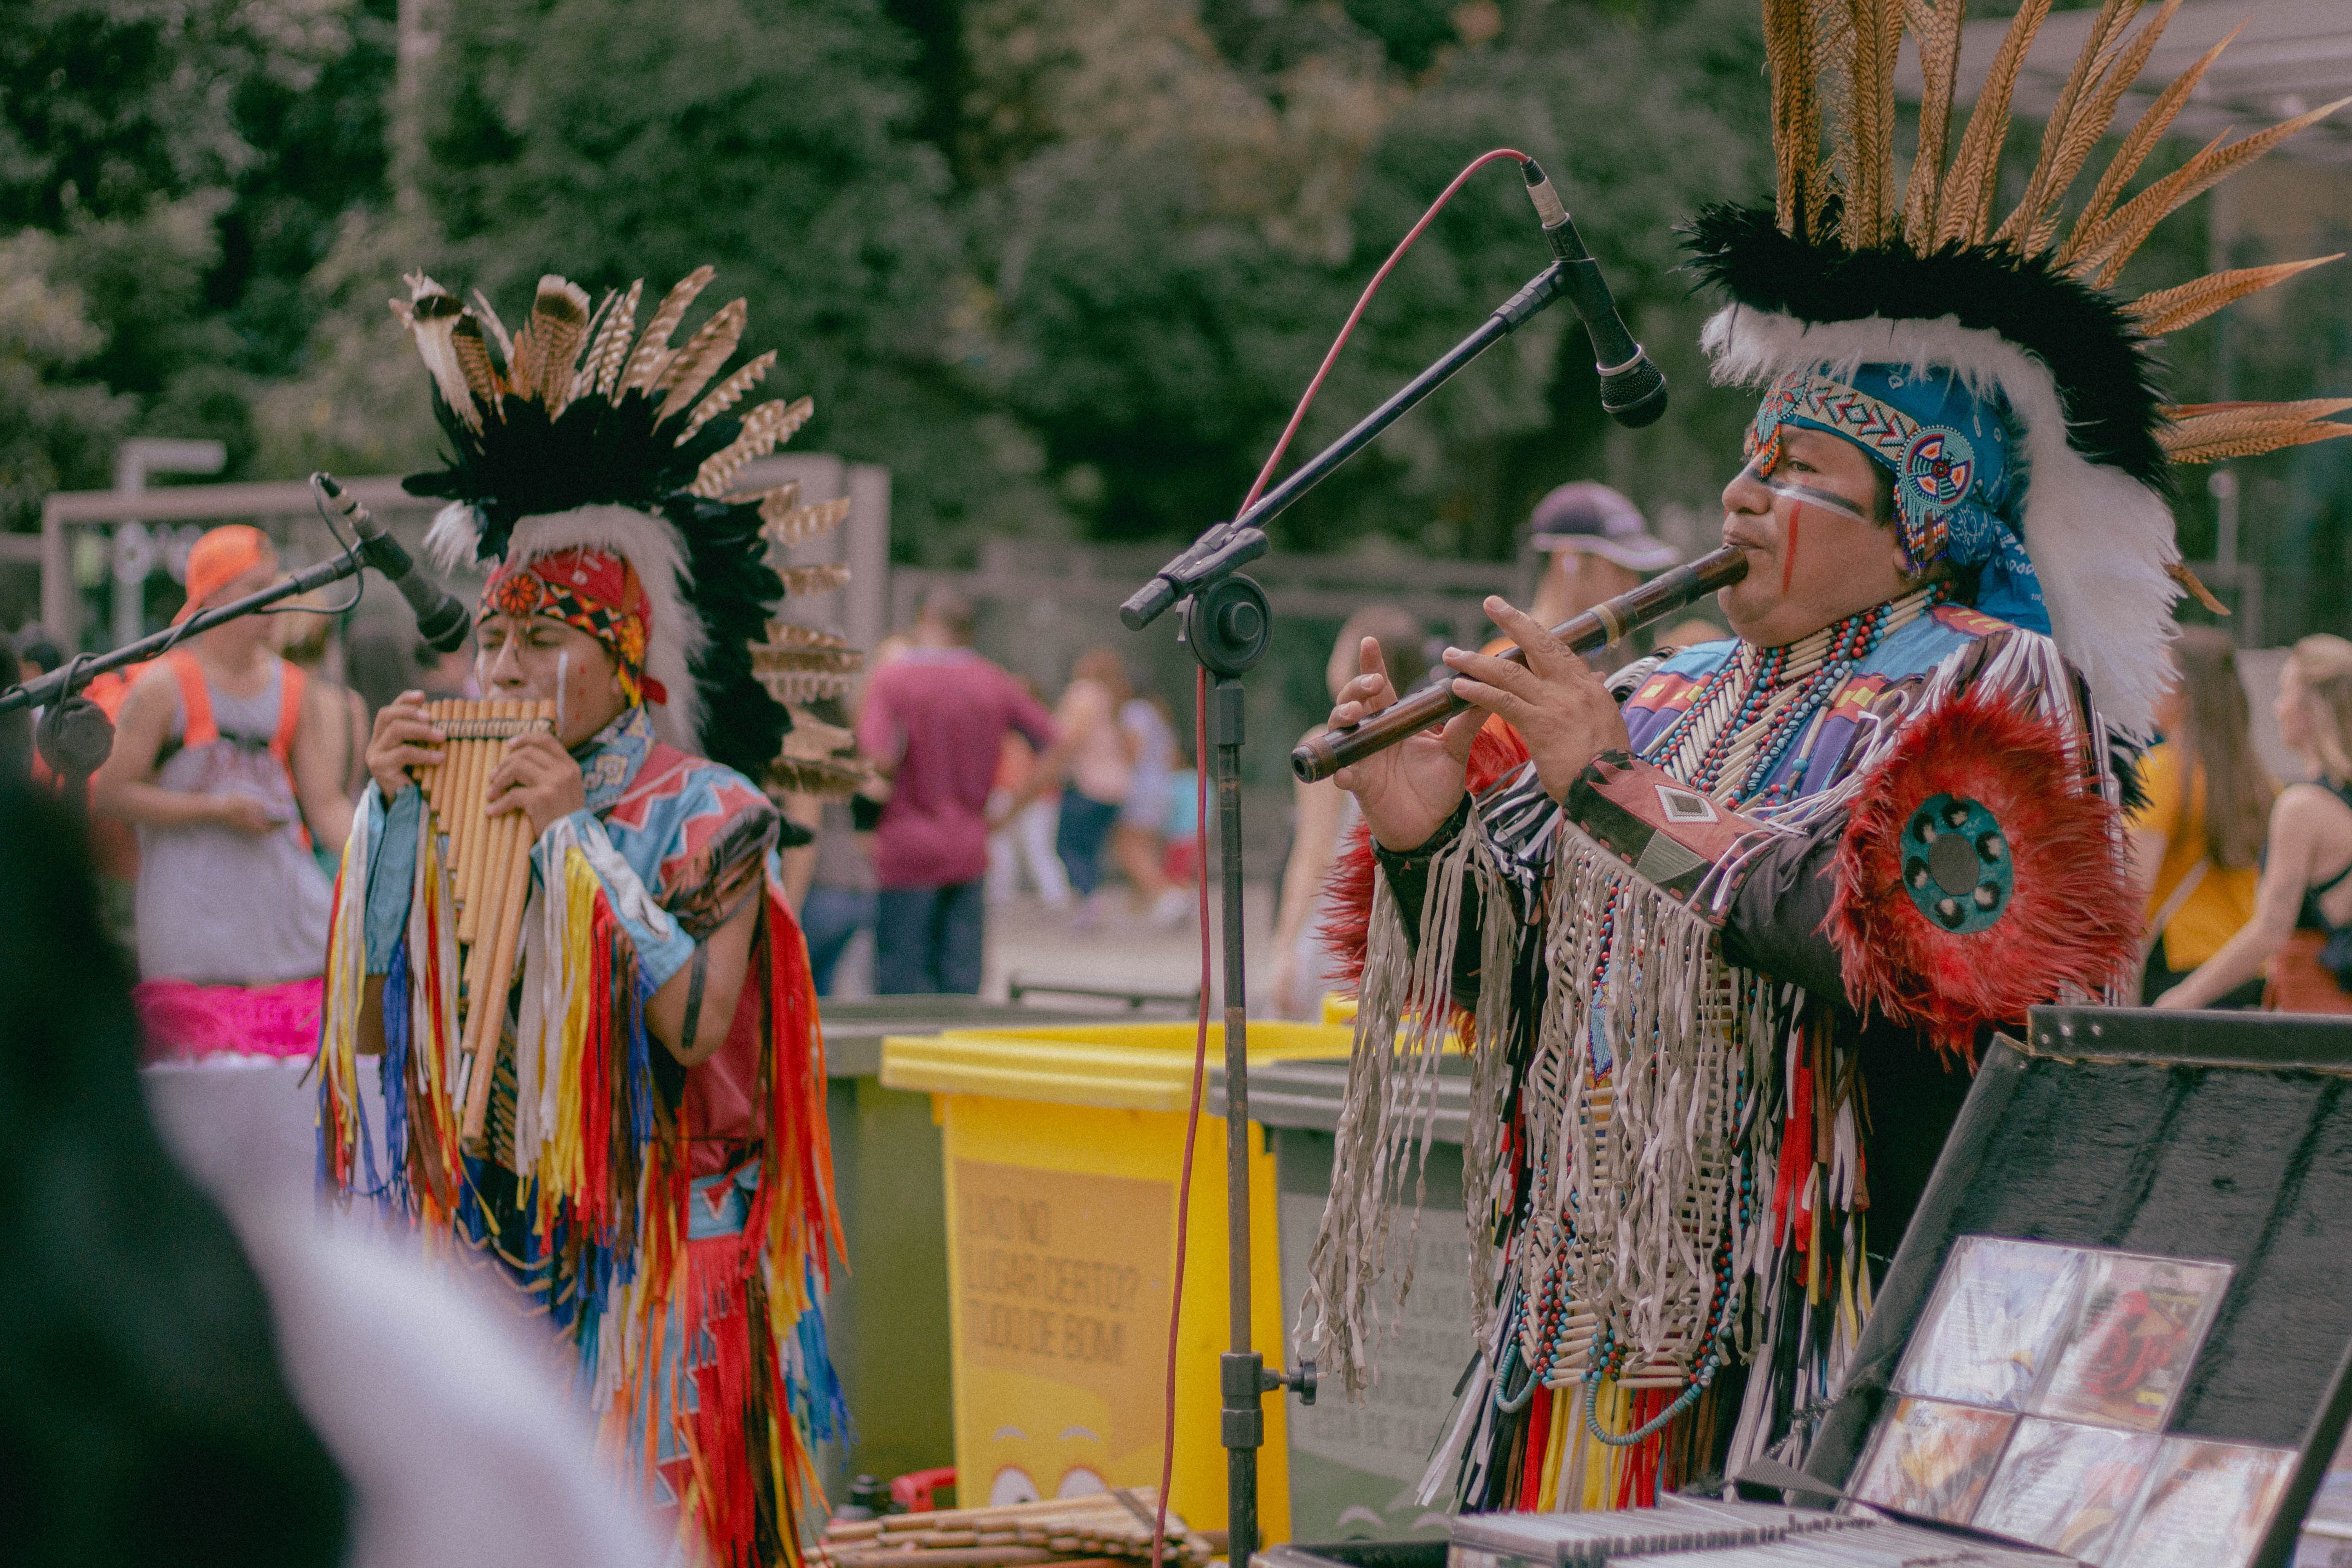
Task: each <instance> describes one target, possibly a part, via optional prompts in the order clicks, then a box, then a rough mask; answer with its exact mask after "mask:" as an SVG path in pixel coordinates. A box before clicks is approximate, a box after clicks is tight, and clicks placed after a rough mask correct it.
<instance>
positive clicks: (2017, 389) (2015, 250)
mask: <svg viewBox="0 0 2352 1568" xmlns="http://www.w3.org/2000/svg"><path fill="white" fill-rule="evenodd" d="M2144 3H2146V0H2105V5H2102V6H2101V8H2100V10H2099V12H2098V14H2097V16H2095V19H2094V20H2093V22H2092V24H2091V29H2090V36H2089V37H2088V38H2087V39H2086V40H2085V42H2084V46H2083V50H2082V54H2081V56H2080V57H2079V58H2078V59H2077V60H2076V61H2075V64H2074V70H2073V73H2072V74H2071V75H2070V76H2069V77H2068V78H2067V79H2066V82H2065V85H2064V86H2063V89H2061V90H2060V92H2059V94H2058V98H2057V101H2056V104H2055V106H2054V107H2053V110H2052V111H2051V115H2050V120H2049V123H2048V125H2047V127H2046V128H2045V130H2044V132H2043V134H2042V146H2041V149H2040V153H2039V156H2038V157H2037V158H2036V159H2035V160H2034V163H2033V168H2032V174H2030V175H2029V176H2028V177H2027V180H2026V183H2025V188H2024V193H2023V195H2022V197H2021V199H2020V200H2019V202H2018V204H2017V205H2016V206H2015V207H2014V208H2013V209H2011V211H2010V212H2009V213H2008V214H2007V215H2005V216H2002V217H2000V219H1999V220H1998V221H1996V220H1995V217H1994V214H1993V207H1994V197H1995V195H1996V192H1997V189H1998V185H1999V176H2000V151H2001V146H2002V143H2003V142H2004V141H2005V140H2006V138H2007V135H2008V132H2009V121H2010V98H2011V89H2012V88H2013V87H2014V86H2015V84H2016V81H2017V77H2018V72H2019V69H2020V68H2021V66H2022V65H2023V63H2024V60H2025V56H2026V51H2027V49H2028V48H2029V47H2031V45H2032V41H2033V37H2034V35H2035V33H2036V31H2037V30H2038V29H2039V28H2040V27H2041V26H2042V21H2043V19H2044V18H2045V17H2046V16H2048V15H2049V11H2050V0H2025V3H2024V4H2023V5H2021V7H2020V8H2019V10H2018V12H2017V15H2016V16H2015V18H2014V19H2013V20H2012V21H2011V24H2010V26H2009V29H2008V32H2007V34H2006V35H2005V37H2003V39H2002V41H2001V44H2000V49H1999V51H1998V52H1997V53H1996V54H1995V56H1994V58H1993V60H1992V64H1991V68H1990V74H1989V75H1988V77H1987V79H1986V81H1985V85H1984V89H1983V91H1982V93H1981V94H1980V95H1979V98H1978V100H1977V104H1976V108H1975V110H1974V111H1973V112H1972V113H1971V114H1970V115H1969V119H1968V123H1967V126H1966V128H1965V129H1964V130H1963V131H1962V132H1961V133H1960V136H1959V138H1958V142H1957V144H1955V143H1954V142H1953V140H1952V136H1951V122H1952V108H1953V100H1954V98H1955V96H1956V93H1955V89H1956V86H1957V81H1958V69H1959V46H1960V19H1961V14H1962V10H1963V0H1764V37H1765V47H1766V54H1767V58H1768V60H1769V65H1770V68H1771V74H1772V143H1773V153H1774V157H1775V163H1776V164H1777V185H1778V190H1777V197H1778V199H1777V202H1776V205H1775V209H1774V210H1773V211H1771V212H1762V211H1755V210H1743V209H1738V208H1732V207H1717V208H1713V209H1710V210H1709V211H1707V212H1706V213H1704V214H1702V215H1701V216H1699V218H1698V219H1697V221H1696V223H1695V224H1694V226H1693V228H1692V233H1691V239H1692V248H1693V250H1694V251H1695V253H1696V258H1697V260H1696V267H1697V269H1698V270H1699V271H1700V272H1701V273H1702V274H1703V275H1704V276H1706V278H1707V279H1709V280H1710V281H1712V282H1714V283H1715V284H1716V285H1717V286H1718V287H1719V288H1721V289H1723V290H1724V292H1725V293H1726V294H1727V295H1728V296H1729V298H1730V300H1731V304H1730V305H1729V306H1728V307H1727V309H1726V310H1723V311H1722V312H1720V313H1719V314H1718V315H1717V316H1716V317H1715V319H1714V320H1713V321H1710V322H1709V323H1708V325H1707V329H1706V348H1707V352H1708V353H1709V354H1710V356H1711V357H1712V358H1713V360H1714V362H1715V372H1716V377H1717V380H1719V381H1725V382H1730V383H1736V384H1769V385H1770V386H1771V389H1772V390H1771V394H1770V395H1769V396H1768V397H1767V399H1766V400H1765V404H1764V406H1763V409H1762V410H1761V411H1760V412H1759V415H1758V423H1757V427H1756V430H1755V432H1754V434H1753V436H1752V437H1751V439H1752V440H1754V441H1755V442H1757V443H1758V444H1759V446H1769V445H1770V443H1771V442H1772V439H1773V433H1774V431H1775V430H1776V429H1777V428H1778V426H1780V424H1783V423H1789V422H1794V423H1797V424H1801V425H1806V426H1817V427H1821V428H1825V429H1831V430H1834V431H1835V432H1836V433H1838V434H1840V435H1843V436H1847V437H1849V438H1853V439H1855V440H1857V441H1858V442H1859V443H1860V444H1861V445H1863V447H1864V449H1865V450H1867V451H1869V452H1870V453H1871V454H1872V455H1873V456H1874V458H1878V459H1879V460H1880V461H1881V462H1883V463H1885V465H1886V466H1887V467H1888V468H1891V469H1893V470H1894V472H1895V481H1896V482H1895V499H1896V503H1897V510H1898V514H1899V516H1898V521H1899V524H1900V526H1901V530H1902V538H1903V542H1904V546H1905V550H1906V555H1908V556H1909V557H1910V558H1911V560H1912V563H1913V564H1914V565H1915V566H1916V567H1919V568H1925V567H1926V566H1927V564H1928V563H1930V562H1932V561H1937V560H1942V561H1946V562H1948V563H1950V564H1951V565H1953V566H1955V567H1959V568H1964V569H1967V570H1968V571H1969V572H1970V573H1971V574H1974V580H1976V581H1978V582H1979V583H1980V584H1981V593H1982V597H1981V598H1980V599H1979V603H1980V604H1981V605H1983V607H1985V608H1987V609H1990V610H1993V611H1995V612H1996V613H2000V614H2003V615H2006V616H2010V617H2011V618H2012V619H2015V620H2019V621H2021V622H2022V623H2024V624H2027V625H2036V624H2037V623H2039V625H2038V626H2037V629H2047V630H2049V631H2050V632H2051V633H2052V634H2053V636H2054V637H2056V639H2057V641H2058V643H2059V646H2060V647H2061V648H2062V649H2063V651H2064V653H2065V654H2066V656H2067V657H2068V658H2070V659H2072V660H2073V661H2074V664H2075V665H2076V667H2077V668H2080V669H2081V670H2082V671H2083V672H2084V676H2085V678H2086V679H2088V680H2089V681H2090V683H2091V689H2092V694H2093V697H2094V699H2095V700H2096V701H2097V703H2098V705H2099V707H2100V709H2101V710H2102V711H2103V713H2104V714H2105V717H2106V719H2107V721H2108V722H2109V723H2110V724H2112V725H2114V726H2116V728H2118V729H2120V730H2122V731H2126V732H2129V733H2134V734H2146V733H2147V731H2148V730H2149V728H2150V726H2151V723H2152V721H2153V711H2154V704H2155V700H2156V699H2157V697H2158V694H2159V693H2160V691H2161V690H2162V688H2163V685H2164V682H2165V681H2166V679H2168V678H2167V675H2166V660H2165V659H2164V658H2163V657H2162V656H2163V652H2164V644H2165V641H2166V640H2167V639H2168V637H2170V635H2171V619H2170V608H2171V605H2172V603H2173V601H2174V600H2175V599H2177V598H2178V597H2179V594H2180V592H2181V586H2182V584H2189V586H2191V587H2195V586H2196V584H2195V580H2194V579H2193V578H2191V577H2189V575H2188V574H2187V571H2186V569H2185V568H2184V567H2183V566H2182V565H2181V564H2180V556H2179V548H2178V546H2177V545H2176V544H2175V542H2174V540H2173V527H2172V514H2171V510H2170V506H2169V504H2168V498H2169V495H2170V492H2171V483H2170V474H2169V465H2170V464H2171V463H2175V462H2211V461H2215V460H2219V459H2222V458H2237V457H2247V456H2251V455H2252V454H2255V453H2259V452H2267V451H2271V450H2273V449H2275V448H2277V447H2286V446H2292V445H2294V444H2297V443H2300V442H2305V441H2317V440H2324V439H2326V438H2327V437H2332V436H2342V435H2352V425H2344V424H2335V423H2330V422H2328V421H2327V420H2326V416H2327V415H2330V414H2334V413H2337V412H2340V411H2342V410H2344V409H2346V408H2352V400H2324V401H2313V402H2305V403H2288V404H2226V405H2201V406H2191V407H2168V406H2165V405H2164V404H2163V403H2162V401H2161V397H2160V394H2159V393H2158V389H2157V386H2156V373H2157V369H2158V367H2157V365H2156V364H2155V363H2154V361H2153V360H2152V358H2151V357H2150V355H2149V353H2148V348H2147V344H2148V342H2149V341H2150V340H2151V339H2154V338H2156V337H2158V336H2160V335H2161V334H2163V333H2166V332H2169V331H2177V330H2179V328H2182V327H2185V326H2187V325H2189V323H2191V322H2193V321H2200V320H2202V319H2203V318H2204V317H2206V316H2208V315H2210V314H2211V313H2212V312H2213V311H2215V310H2220V309H2221V307H2222V306H2224V305H2227V304H2229V303H2230V302H2231V301H2232V300H2238V299H2242V298H2243V297H2244V296H2246V295H2248V294H2251V293H2252V292H2254V291H2255V290H2256V289H2264V288H2268V287H2269V286H2271V285H2272V284H2274V283H2279V282H2283V281H2284V280H2285V279H2288V278H2291V277H2293V276H2294V274H2296V273H2297V272H2300V271H2302V270H2303V269H2304V268H2308V267H2314V266H2317V265H2318V264H2319V260H2332V259H2334V258H2319V260H2313V261H2298V262H2289V263H2286V264H2284V265H2282V266H2274V267H2257V268H2242V269H2239V270H2236V271H2227V272H2219V273H2215V274H2213V275H2212V276H2210V277H2206V278H2200V279H2197V280H2196V281H2195V282H2192V283H2187V284H2184V285H2182V286H2180V287H2179V288H2176V289H2163V290H2160V291H2158V292H2156V293H2151V294H2147V295H2145V296H2143V297H2141V298H2139V299H2137V300H2124V299H2121V298H2119V297H2117V296H2116V295H2115V294H2113V293H2110V292H2109V289H2111V288H2112V287H2113V285H2114V284H2115V282H2116V279H2117V278H2118V277H2119V276H2120V275H2121V273H2122V271H2123V268H2124V265H2125V263H2126V261H2128V260H2129V259H2130V258H2131V257H2132V255H2133V253H2134V252H2135V251H2137V249H2138V248H2139V247H2140V245H2141V244H2142V243H2143V242H2144V241H2145V240H2146V239H2147V237H2148V235H2149V234H2150V233H2151V232H2152V231H2153V230H2154V229H2155V227H2156V226H2157V224H2158V222H2160V221H2161V220H2162V219H2163V218H2164V217H2165V216H2167V215H2168V214H2169V213H2171V212H2172V211H2174V210H2175V209H2176V208H2178V207H2179V206H2180V205H2182V204H2184V203H2186V202H2188V201H2189V200H2191V199H2192V198H2194V197H2196V196H2198V195H2201V194H2202V193H2203V192H2205V191H2206V190H2208V189H2210V188H2211V187H2212V186H2213V185H2214V184H2217V183H2219V182H2220V181H2221V180H2222V179H2223V178H2225V177H2226V176H2227V175H2229V174H2231V173H2232V172H2234V171H2235V170H2237V169H2239V168H2241V167H2242V166H2244V165H2245V164H2246V163H2250V162H2251V161H2252V160H2253V159H2254V158H2256V157H2258V156H2260V155H2261V154H2262V153H2265V152H2267V151H2269V150H2270V149H2271V148H2272V147H2273V146H2275V145H2277V144H2278V143H2279V142H2282V141H2284V140H2285V139H2286V138H2287V137H2289V136H2292V135H2294V133H2295V132H2298V131H2301V130H2303V129H2304V128H2305V127H2306V126H2308V125H2310V124H2312V123H2314V122H2315V121H2318V120H2321V119H2323V118H2325V117H2326V116H2327V115H2328V114H2331V113H2333V112H2334V111H2335V110H2336V109H2338V108H2340V107H2342V102H2352V100H2342V102H2338V103H2333V104H2328V105H2326V106H2325V107H2323V108H2320V109H2315V110H2312V111H2311V112H2309V113H2307V114H2300V115H2297V116H2295V117H2294V119H2292V120H2288V121H2284V122H2283V123H2281V124H2278V125H2274V126H2272V127H2270V128H2268V129H2266V130H2263V131H2261V132H2256V133H2254V134H2252V135H2248V136H2244V137H2242V138H2241V139H2239V140H2237V141H2235V142H2231V141H2228V139H2227V137H2226V135H2224V136H2223V137H2217V138H2216V139H2215V140H2214V141H2213V142H2210V143H2209V144H2208V145H2207V146H2205V147H2204V148H2203V149H2202V150H2201V151H2200V152H2199V153H2196V154H2195V155H2194V156H2193V157H2191V158H2190V159H2189V161H2188V162H2187V163H2184V164H2182V165H2181V166H2180V167H2179V169H2178V170H2176V171H2174V172H2173V173H2171V174H2166V175H2164V176H2163V177H2161V178H2159V179H2156V180H2153V181H2151V182H2149V183H2148V184H2147V185H2146V186H2145V187H2144V188H2143V189H2141V190H2139V191H2138V192H2137V193H2136V194H2133V195H2129V196H2128V197H2127V196H2126V187H2128V186H2129V185H2130V184H2131V182H2132V179H2133V177H2134V175H2135V174H2137V173H2138V171H2139V169H2140V166H2141V165H2142V163H2144V162H2145V161H2146V160H2147V156H2148V154H2149V153H2151V152H2152V151H2153V150H2154V148H2155V146H2156V143H2157V142H2158V139H2159V138H2160V137H2162V135H2163V134H2164V132H2165V131H2166V129H2167V128H2168V126H2169V125H2170V124H2171V121H2172V119H2173V116H2174V115H2175V114H2176V113H2178V112H2179V110H2180V107H2181V105H2182V104H2183V103H2185V102H2186V101H2187V100H2188V99H2189V95H2190V93H2191V92H2192V91H2194V90H2195V89H2196V86H2197V83H2198V80H2199V79H2200V78H2201V77H2202V76H2203V75H2204V73H2205V71H2206V70H2207V69H2208V68H2210V66H2211V65H2212V63H2213V60H2214V58H2215V57H2216V56H2217V55H2218V54H2219V53H2220V52H2221V47H2223V46H2224V45H2226V44H2227V43H2228V41H2229V40H2228V39H2226V38H2225V39H2223V40H2222V44H2221V45H2216V46H2215V47H2214V48H2213V49H2212V50H2211V51H2210V52H2208V53H2207V54H2206V55H2205V56H2204V57H2203V58H2200V59H2199V60H2198V61H2197V62H2196V63H2195V64H2193V65H2192V66H2190V67H2189V69H2188V70H2186V71H2185V72H2183V73H2182V74H2181V76H2180V78H2179V80H2177V81H2175V82H2173V83H2172V84H2171V85H2170V86H2168V87H2167V88H2166V89H2164V90H2163V91H2162V92H2161V93H2160V94H2158V96H2157V98H2156V100H2155V101H2154V102H2153V103H2152V104H2151V105H2150V106H2149V107H2148V109H2147V111H2146V112H2145V113H2143V114H2142V115H2141V116H2140V118H2139V121H2138V122H2137V124H2136V125H2134V126H2133V127H2132V129H2131V131H2130V132H2129V133H2128V134H2127V135H2126V137H2125V138H2124V141H2123V144H2122V146H2121V147H2120V149H2119V150H2118V151H2117V152H2116V155H2115V158H2114V159H2113V161H2112V162H2111V163H2108V165H2107V167H2106V169H2105V172H2104V173H2102V174H2100V176H2099V177H2098V179H2097V180H2096V182H2095V185H2094V188H2093V190H2092V192H2091V195H2090V196H2089V198H2088V200H2087V201H2086V202H2085V203H2084V205H2083V206H2082V207H2081V209H2080V210H2079V211H2077V212H2075V214H2074V217H2073V220H2072V222H2071V224H2070V223H2067V222H2066V221H2065V220H2064V213H2065V209H2066V203H2067V197H2068V195H2069V193H2070V192H2071V191H2072V189H2073V188H2074V184H2076V181H2077V179H2078V177H2079V176H2080V175H2081V174H2083V172H2084V165H2085V164H2086V163H2088V162H2089V161H2090V157H2091V154H2092V153H2093V152H2094V151H2095V149H2096V148H2097V147H2098V145H2099V143H2100V142H2101V141H2102V140H2103V139H2104V138H2105V136H2106V134H2107V132H2108V131H2109V129H2110V128H2111V126H2112V125H2113V123H2114V121H2115V116H2116V109H2117V107H2118V105H2119V104H2120V102H2121V100H2122V98H2123V96H2124V94H2125V92H2126V90H2127V89H2129V88H2130V87H2131V86H2132V84H2133V83H2134V81H2135V80H2137V78H2138V76H2139V72H2140V69H2141V68H2142V67H2143V66H2144V65H2146V63H2147V58H2148V56H2149V54H2150V52H2151V51H2152V50H2153V49H2154V47H2155V46H2156V42H2157V39H2158V37H2159V36H2160V35H2161V34H2162V32H2163V29H2164V27H2165V25H2166V24H2167V23H2168V21H2170V20H2171V17H2172V14H2173V12H2174V11H2175V10H2177V9H2178V8H2179V5H2180V0H2162V3H2161V4H2160V5H2158V6H2157V8H2156V11H2155V15H2154V16H2152V17H2150V18H2149V19H2148V21H2147V24H2146V25H2145V26H2141V27H2139V28H2138V29H2137V32H2135V31H2134V30H2133V26H2132V24H2133V22H2134V20H2135V19H2136V17H2137V13H2138V12H2139V10H2140V8H2141V6H2142V5H2143V4H2144ZM1906 28H1907V29H1908V30H1909V31H1910V32H1911V33H1912V34H1913V35H1914V37H1916V42H1917V47H1918V51H1919V58H1920V60H1921V62H1922V65H1923V67H1924V70H1925V77H1926V89H1925V92H1924V94H1923V100H1922V102H1921V106H1920V113H1919V144H1918V151H1917V154H1916V157H1915V158H1914V159H1913V161H1912V164H1911V171H1910V176H1909V178H1908V180H1907V181H1905V182H1902V183H1900V184H1898V182H1897V180H1896V175H1895V61H1896V57H1897V52H1898V50H1899V48H1900V46H1901V43H1902V38H1903V34H1904V32H1905V31H1906ZM2062 230H2063V234H2062ZM2198 591H2199V592H2200V593H2201V589H2199V590H2198Z"/></svg>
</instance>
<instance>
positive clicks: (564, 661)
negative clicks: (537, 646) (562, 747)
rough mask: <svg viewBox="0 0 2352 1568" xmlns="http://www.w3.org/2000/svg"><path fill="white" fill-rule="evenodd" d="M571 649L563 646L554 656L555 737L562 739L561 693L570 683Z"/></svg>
mask: <svg viewBox="0 0 2352 1568" xmlns="http://www.w3.org/2000/svg"><path fill="white" fill-rule="evenodd" d="M571 675H572V650H571V649H570V648H568V647H567V648H563V649H561V650H559V651H558V652H557V654H556V656H555V738H556V739H557V740H558V741H562V739H563V693H564V689H565V688H566V687H568V686H570V685H571V684H572V680H571Z"/></svg>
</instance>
